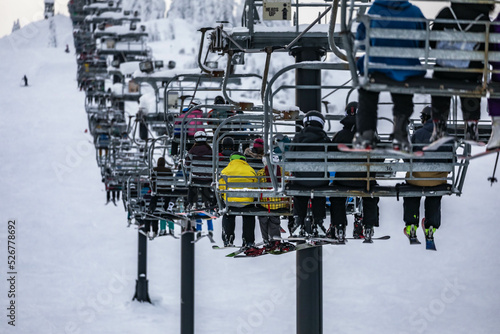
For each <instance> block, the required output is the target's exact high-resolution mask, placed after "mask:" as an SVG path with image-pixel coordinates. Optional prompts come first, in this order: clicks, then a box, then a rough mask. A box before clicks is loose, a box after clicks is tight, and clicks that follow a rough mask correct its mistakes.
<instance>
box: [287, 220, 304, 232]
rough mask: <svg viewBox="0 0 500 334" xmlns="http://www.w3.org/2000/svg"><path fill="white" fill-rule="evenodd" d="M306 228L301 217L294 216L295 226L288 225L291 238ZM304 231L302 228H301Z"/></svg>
mask: <svg viewBox="0 0 500 334" xmlns="http://www.w3.org/2000/svg"><path fill="white" fill-rule="evenodd" d="M303 226H304V219H303V218H301V217H299V216H294V222H293V225H291V224H288V230H289V232H290V236H292V235H293V233H294V232H295V231H296V230H297V229H298V228H299V227H303ZM301 229H302V228H301Z"/></svg>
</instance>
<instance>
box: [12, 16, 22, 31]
mask: <svg viewBox="0 0 500 334" xmlns="http://www.w3.org/2000/svg"><path fill="white" fill-rule="evenodd" d="M19 29H21V23H19V19H17V21H14V24H13V25H12V32H14V31H16V30H19Z"/></svg>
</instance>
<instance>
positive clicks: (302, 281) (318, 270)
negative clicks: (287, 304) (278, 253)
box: [296, 246, 323, 334]
mask: <svg viewBox="0 0 500 334" xmlns="http://www.w3.org/2000/svg"><path fill="white" fill-rule="evenodd" d="M296 253H297V257H296V266H297V272H296V281H297V334H321V333H323V248H322V246H318V247H311V248H306V249H302V250H299V251H297V252H296Z"/></svg>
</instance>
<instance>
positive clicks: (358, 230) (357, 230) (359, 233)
mask: <svg viewBox="0 0 500 334" xmlns="http://www.w3.org/2000/svg"><path fill="white" fill-rule="evenodd" d="M352 237H353V238H354V239H362V238H364V235H363V218H362V217H358V216H355V218H354V229H353V230H352Z"/></svg>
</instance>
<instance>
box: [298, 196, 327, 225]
mask: <svg viewBox="0 0 500 334" xmlns="http://www.w3.org/2000/svg"><path fill="white" fill-rule="evenodd" d="M309 198H310V197H309V196H294V197H293V214H294V216H298V217H299V218H300V219H301V221H303V220H304V218H305V217H306V216H307V204H308V203H309ZM325 207H326V197H314V198H313V199H312V200H311V211H312V215H313V219H314V220H318V221H319V220H323V219H324V218H325V215H326V209H325Z"/></svg>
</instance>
